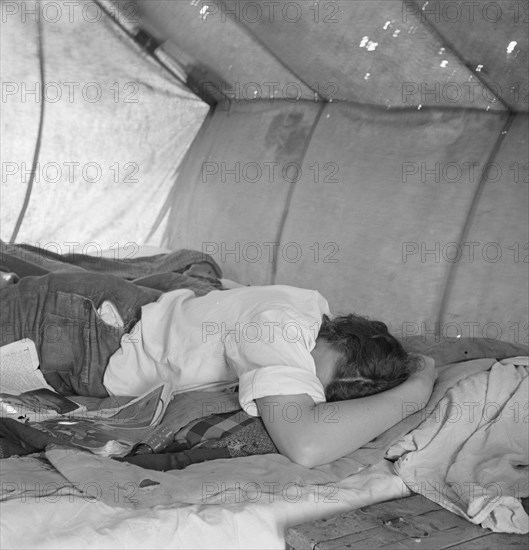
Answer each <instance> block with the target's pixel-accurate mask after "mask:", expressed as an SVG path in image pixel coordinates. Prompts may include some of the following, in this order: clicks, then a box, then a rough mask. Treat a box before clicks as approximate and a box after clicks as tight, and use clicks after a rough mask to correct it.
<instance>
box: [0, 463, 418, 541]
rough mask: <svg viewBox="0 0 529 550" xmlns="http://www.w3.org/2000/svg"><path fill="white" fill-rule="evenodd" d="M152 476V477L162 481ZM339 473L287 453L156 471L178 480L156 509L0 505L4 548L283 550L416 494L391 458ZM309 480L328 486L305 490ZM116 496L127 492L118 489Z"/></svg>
mask: <svg viewBox="0 0 529 550" xmlns="http://www.w3.org/2000/svg"><path fill="white" fill-rule="evenodd" d="M90 456H91V457H94V460H96V461H99V462H103V463H108V465H109V468H111V470H110V472H112V469H113V468H114V466H115V465H116V466H118V469H121V471H123V467H124V466H125V467H126V468H125V469H131V468H136V467H134V466H130V465H125V464H123V463H118V462H115V461H111V460H110V459H105V458H101V457H96V456H95V455H90ZM10 460H12V459H8V460H6V461H4V464H6V463H8V462H9V461H10ZM13 460H16V459H13ZM25 460H26V461H29V460H34V459H31V458H26V459H25ZM338 462H340V461H338ZM11 464H14V462H12V463H11ZM340 468H342V469H343V468H344V465H343V463H342V465H341V466H340ZM80 470H84V469H80ZM140 470H141V469H140ZM342 471H343V470H342ZM145 472H146V471H145V470H143V472H142V476H143V477H150V478H152V479H154V477H155V476H154V475H153V476H145ZM337 472H338V470H336V469H332V468H324V469H323V471H321V470H307V469H305V468H301V467H300V466H297V465H295V464H293V463H291V462H290V461H288V459H286V458H285V457H282V456H280V455H264V456H256V457H245V458H238V459H230V460H217V461H213V462H210V463H202V464H197V465H193V466H191V467H189V468H187V469H186V470H185V471H177V472H174V473H172V474H171V473H161V472H159V473H157V474H156V475H158V476H169V477H173V481H174V482H176V483H175V485H174V487H175V493H174V494H173V498H174V501H175V502H174V503H173V504H165V505H157V506H153V507H152V508H132V507H129V508H124V507H120V506H109V505H108V504H105V502H103V501H102V500H101V499H96V500H92V499H91V498H90V497H89V496H83V495H79V494H77V495H73V494H63V495H60V494H58V493H56V494H54V495H49V496H47V497H35V496H31V495H30V494H29V493H27V492H26V494H25V496H24V495H20V494H18V495H17V496H16V497H15V498H13V499H12V500H9V501H6V502H3V503H2V504H1V505H0V506H1V518H0V520H1V539H0V546H1V547H2V548H50V549H51V548H53V549H62V548H65V549H66V548H72V549H75V548H80V549H81V548H109V549H114V548H138V547H141V548H189V549H192V548H211V549H213V548H219V549H220V548H229V549H236V548H255V549H257V548H259V549H260V548H262V549H265V548H266V549H279V548H284V547H285V542H284V535H285V532H286V529H287V528H288V527H290V526H293V525H295V524H298V523H302V522H305V521H311V520H314V519H319V518H323V517H329V516H332V515H335V514H337V513H341V512H344V511H347V510H350V509H354V508H359V507H362V506H367V505H370V504H374V503H376V502H380V501H383V500H387V499H392V498H397V497H400V496H407V495H409V494H410V493H409V491H408V489H407V488H406V486H405V485H404V483H403V482H402V481H401V480H400V478H399V477H398V476H396V475H394V474H393V473H392V468H391V464H390V463H389V462H387V461H382V462H381V463H379V464H376V465H374V466H371V467H369V468H366V469H364V470H363V471H361V472H359V473H356V474H354V475H351V476H348V477H346V478H345V479H343V480H341V481H326V480H332V479H333V477H335V476H336V474H337ZM106 473H107V474H108V473H109V471H108V470H107V472H106ZM151 473H153V472H149V474H151ZM309 478H311V479H313V480H318V481H319V482H318V483H309V484H306V485H304V483H305V480H307V479H309ZM4 479H7V478H4ZM292 480H296V481H295V482H294V481H292ZM92 481H94V480H93V479H92ZM31 483H33V487H35V486H36V485H35V484H36V483H38V476H37V473H36V474H35V477H34V478H33V480H32V481H28V487H30V486H31ZM76 483H81V478H79V479H78V481H77V482H76ZM78 487H79V488H83V487H84V488H87V486H86V485H85V486H83V485H78ZM215 488H218V492H217V493H216V494H215V495H214V496H211V498H210V499H208V502H207V503H206V502H205V497H206V496H209V495H212V493H213V492H214V490H215ZM271 488H275V491H272V492H271V491H270V489H271ZM115 490H116V494H117V495H119V494H120V490H119V489H118V485H116V489H115ZM127 490H128V491H129V493H130V492H132V491H133V488H132V489H131V488H130V487H129V488H127V487H126V486H124V487H122V488H121V491H123V492H126V491H127ZM87 493H90V494H92V495H95V494H96V493H97V489H96V488H95V486H94V485H93V486H92V487H91V489H90V490H88V491H87Z"/></svg>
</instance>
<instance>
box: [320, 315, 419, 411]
mask: <svg viewBox="0 0 529 550" xmlns="http://www.w3.org/2000/svg"><path fill="white" fill-rule="evenodd" d="M320 338H321V339H323V340H324V341H325V342H327V343H328V344H329V345H330V346H331V347H332V348H333V349H334V350H335V351H337V352H339V353H340V356H341V359H339V360H338V364H337V369H336V375H335V377H334V379H333V380H332V381H331V382H330V383H329V384H328V385H327V387H326V388H325V397H326V399H327V401H341V400H344V399H353V398H356V397H365V396H368V395H373V394H375V393H379V392H382V391H385V390H389V389H391V388H393V387H395V386H398V385H399V384H401V383H402V382H404V381H405V380H406V379H407V378H408V377H409V376H410V374H412V373H413V372H415V371H416V370H417V369H418V368H419V365H420V360H419V358H418V357H417V356H415V355H410V354H408V353H406V351H405V350H404V348H403V347H402V344H401V343H400V342H399V341H398V340H397V339H396V338H395V337H394V336H393V335H391V334H390V333H389V330H388V327H387V326H386V325H385V324H384V323H382V322H381V321H372V320H369V319H367V318H365V317H361V316H360V315H355V314H350V315H343V316H340V317H335V318H334V319H329V317H327V315H324V316H323V320H322V325H321V327H320V330H319V332H318V339H320Z"/></svg>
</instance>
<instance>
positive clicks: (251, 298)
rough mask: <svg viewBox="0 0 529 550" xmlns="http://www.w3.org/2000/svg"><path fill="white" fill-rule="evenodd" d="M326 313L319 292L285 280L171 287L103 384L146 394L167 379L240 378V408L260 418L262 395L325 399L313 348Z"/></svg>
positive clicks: (115, 391) (197, 384)
mask: <svg viewBox="0 0 529 550" xmlns="http://www.w3.org/2000/svg"><path fill="white" fill-rule="evenodd" d="M323 314H327V315H328V314H329V305H328V303H327V301H326V300H325V299H324V298H323V297H322V296H321V294H320V293H319V292H317V291H315V290H306V289H301V288H295V287H290V286H284V285H273V286H252V287H241V288H235V289H231V290H215V291H212V292H210V293H208V294H206V295H205V296H200V297H197V296H195V294H194V293H193V291H191V290H174V291H172V292H167V293H165V294H163V295H162V296H161V297H160V298H159V299H158V301H157V302H155V303H152V304H148V305H146V306H143V307H142V313H141V321H139V322H138V323H137V324H136V325H135V326H134V328H133V330H132V331H131V332H130V333H129V334H125V335H124V336H123V338H122V340H121V347H120V349H119V350H117V351H116V352H115V353H114V355H112V357H111V358H110V361H109V364H108V367H107V369H106V371H105V376H104V384H105V387H106V389H107V390H108V392H109V393H110V394H111V395H141V394H143V393H145V392H147V391H149V390H151V389H154V388H156V387H157V386H159V385H161V384H167V385H169V387H170V388H171V389H172V390H173V391H188V390H194V389H198V388H203V387H207V386H209V385H213V384H216V383H221V382H229V381H234V380H237V379H239V401H240V403H241V406H242V408H243V409H244V410H245V411H246V412H248V413H249V414H252V415H254V416H257V415H258V413H257V407H256V405H255V402H254V400H255V399H257V398H259V397H266V396H270V395H291V394H292V395H293V394H301V393H306V394H308V395H309V396H310V397H311V398H312V399H313V400H314V402H315V403H321V402H324V401H325V394H324V390H323V386H322V384H321V382H320V381H319V379H318V378H317V377H316V366H315V364H314V360H313V358H312V355H311V351H312V349H313V348H314V346H315V344H316V337H317V335H318V332H319V329H320V325H321V320H322V317H323Z"/></svg>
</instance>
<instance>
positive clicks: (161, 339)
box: [0, 273, 435, 467]
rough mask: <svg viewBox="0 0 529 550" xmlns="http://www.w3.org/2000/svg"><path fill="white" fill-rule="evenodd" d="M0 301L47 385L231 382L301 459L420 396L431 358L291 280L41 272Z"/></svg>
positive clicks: (321, 459)
mask: <svg viewBox="0 0 529 550" xmlns="http://www.w3.org/2000/svg"><path fill="white" fill-rule="evenodd" d="M0 305H1V313H0V315H1V340H0V345H5V344H7V343H10V342H13V341H16V340H20V339H22V338H31V339H32V340H34V341H35V343H36V346H37V350H38V354H39V358H40V369H41V371H42V373H43V375H44V377H45V378H46V380H47V382H48V383H49V384H50V385H51V386H52V387H54V388H55V389H56V390H57V391H58V392H60V393H62V394H65V395H89V396H94V397H105V396H108V395H127V396H136V395H141V394H143V393H145V392H146V391H148V390H150V389H154V388H155V387H157V386H159V385H160V384H166V385H168V386H169V387H170V388H171V389H173V390H174V391H183V390H196V389H200V388H204V387H208V386H212V385H214V384H217V383H221V382H229V381H236V380H238V384H239V401H240V404H241V407H242V408H243V409H244V410H245V411H246V412H247V413H248V414H250V415H252V416H260V417H261V419H262V422H263V424H264V426H265V428H266V430H267V432H268V433H269V435H270V437H271V439H272V441H273V442H274V444H275V446H276V447H277V449H278V450H279V452H281V453H282V454H284V455H286V456H287V457H289V458H290V459H291V460H292V461H294V462H296V463H298V464H301V465H303V466H306V467H314V466H317V465H320V464H325V463H328V462H331V461H333V460H335V459H337V458H340V457H342V456H345V455H347V454H349V453H351V452H353V451H354V450H356V449H357V448H359V447H361V446H362V445H364V444H365V443H367V442H368V441H370V440H371V439H373V438H374V437H376V436H377V435H379V434H380V433H382V432H384V431H385V430H387V429H388V428H390V427H391V426H392V425H394V424H395V423H397V422H399V421H400V420H401V419H402V417H403V414H404V410H410V407H404V404H405V403H410V402H414V403H418V404H419V406H420V405H421V404H424V403H426V402H427V400H428V398H429V396H430V394H431V391H432V387H433V383H434V378H435V374H434V368H433V360H431V359H429V358H424V357H422V356H417V355H410V354H407V353H406V352H405V351H404V349H403V348H402V345H401V344H400V342H399V341H398V340H396V339H395V338H394V337H393V336H392V335H391V334H390V333H389V331H388V329H387V327H386V325H385V324H384V323H382V322H379V321H373V320H369V319H366V318H363V317H360V316H357V315H353V314H350V315H344V316H338V317H333V316H332V315H331V313H330V311H329V306H328V303H327V301H326V300H325V299H324V298H323V297H322V296H321V295H320V294H319V293H318V292H317V291H314V290H307V289H302V288H295V287H291V286H285V285H271V286H254V287H240V288H232V289H230V290H212V291H210V292H208V293H207V294H205V295H202V296H197V295H196V294H195V293H194V292H193V290H191V289H178V290H173V291H170V292H166V293H160V292H155V291H152V290H151V289H149V288H144V287H141V286H138V285H135V284H133V283H131V282H128V281H124V280H122V279H120V278H118V277H115V276H112V275H104V274H98V273H50V274H48V275H45V276H40V277H24V278H22V279H21V280H20V281H19V282H17V283H16V284H13V285H9V286H7V287H6V288H3V289H2V290H1V294H0ZM109 312H110V313H111V314H112V315H110V316H109ZM330 401H332V402H333V403H332V408H331V407H329V402H330Z"/></svg>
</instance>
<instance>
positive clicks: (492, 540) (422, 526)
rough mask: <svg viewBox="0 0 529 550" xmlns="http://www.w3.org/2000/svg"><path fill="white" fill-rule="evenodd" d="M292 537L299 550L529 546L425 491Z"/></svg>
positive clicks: (520, 549) (302, 528)
mask: <svg viewBox="0 0 529 550" xmlns="http://www.w3.org/2000/svg"><path fill="white" fill-rule="evenodd" d="M523 504H524V507H525V508H526V509H527V504H528V499H523ZM286 541H287V545H288V548H291V549H294V550H338V549H340V550H341V549H345V550H348V549H351V550H353V549H360V550H371V549H380V548H385V549H386V550H410V549H413V550H448V549H450V550H496V549H497V550H502V549H504V548H506V549H510V550H514V549H516V550H529V544H528V538H527V536H524V535H511V534H507V533H493V532H492V531H490V530H489V529H484V528H483V527H481V526H479V525H474V524H473V523H471V522H469V521H467V520H466V519H465V518H463V517H460V516H458V515H456V514H453V513H452V512H449V511H448V510H445V509H444V508H442V507H440V506H439V505H438V504H436V503H435V502H433V501H430V500H429V499H427V498H425V497H423V496H422V495H414V496H411V497H408V498H403V499H398V500H393V501H388V502H382V503H379V504H375V505H373V506H369V507H365V508H360V509H357V510H351V511H350V512H347V513H343V514H340V515H338V516H334V517H333V518H330V519H326V520H318V521H315V522H312V523H306V524H302V525H297V526H295V527H293V528H291V529H289V530H288V532H287V537H286Z"/></svg>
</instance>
